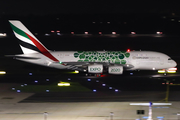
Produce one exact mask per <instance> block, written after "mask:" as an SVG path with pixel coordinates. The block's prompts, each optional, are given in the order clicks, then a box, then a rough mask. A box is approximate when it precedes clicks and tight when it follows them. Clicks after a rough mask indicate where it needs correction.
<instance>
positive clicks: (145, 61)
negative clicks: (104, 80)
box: [9, 20, 177, 75]
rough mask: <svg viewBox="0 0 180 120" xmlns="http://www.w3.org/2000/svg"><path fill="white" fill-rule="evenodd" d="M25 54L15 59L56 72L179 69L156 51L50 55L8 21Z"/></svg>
mask: <svg viewBox="0 0 180 120" xmlns="http://www.w3.org/2000/svg"><path fill="white" fill-rule="evenodd" d="M9 23H10V25H11V27H12V30H13V32H14V34H15V36H16V37H17V38H18V39H19V45H20V47H21V49H22V51H23V54H18V55H13V56H14V57H15V59H17V60H21V61H25V62H29V63H33V64H38V65H42V66H47V67H53V68H57V69H69V70H78V71H84V72H87V73H94V74H101V73H105V72H108V74H116V75H121V74H123V71H125V70H159V69H165V70H168V69H170V68H173V67H176V65H177V64H176V62H175V61H174V60H172V59H171V58H170V57H169V56H168V55H166V54H164V53H160V52H155V51H50V50H48V49H47V48H46V47H45V46H44V45H43V44H42V43H41V42H40V41H39V40H38V39H37V38H36V37H35V36H34V35H33V34H32V33H31V32H30V31H29V30H28V29H27V28H26V27H25V26H24V25H23V24H22V23H21V22H20V21H18V20H9Z"/></svg>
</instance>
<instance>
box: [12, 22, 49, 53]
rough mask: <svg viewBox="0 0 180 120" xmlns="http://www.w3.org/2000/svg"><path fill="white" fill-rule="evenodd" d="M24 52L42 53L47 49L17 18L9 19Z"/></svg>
mask: <svg viewBox="0 0 180 120" xmlns="http://www.w3.org/2000/svg"><path fill="white" fill-rule="evenodd" d="M9 22H10V25H11V27H12V29H13V32H14V34H15V36H16V37H17V38H18V39H19V44H20V47H21V49H22V51H23V53H24V54H30V53H44V52H48V49H47V48H46V47H45V46H44V45H43V44H42V43H41V42H40V41H39V40H38V39H37V38H36V37H35V36H34V35H33V34H32V33H31V32H30V31H29V30H28V29H27V28H26V27H25V26H24V25H23V24H22V23H21V22H20V21H18V20H9Z"/></svg>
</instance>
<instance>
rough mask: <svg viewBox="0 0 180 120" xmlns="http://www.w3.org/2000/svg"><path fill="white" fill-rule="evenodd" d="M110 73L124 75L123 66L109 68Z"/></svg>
mask: <svg viewBox="0 0 180 120" xmlns="http://www.w3.org/2000/svg"><path fill="white" fill-rule="evenodd" d="M108 72H109V74H117V75H120V74H123V66H109V68H108Z"/></svg>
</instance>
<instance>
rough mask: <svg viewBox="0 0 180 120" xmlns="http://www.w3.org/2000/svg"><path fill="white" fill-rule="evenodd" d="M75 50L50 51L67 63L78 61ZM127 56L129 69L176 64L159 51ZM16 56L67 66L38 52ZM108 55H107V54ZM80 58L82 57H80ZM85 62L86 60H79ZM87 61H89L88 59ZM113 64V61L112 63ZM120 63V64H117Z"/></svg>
mask: <svg viewBox="0 0 180 120" xmlns="http://www.w3.org/2000/svg"><path fill="white" fill-rule="evenodd" d="M76 52H77V51H63V52H58V51H57V52H56V51H55V52H50V53H51V54H52V55H53V56H54V57H55V58H57V59H58V60H59V61H60V63H61V62H62V63H68V62H71V63H72V62H79V61H78V60H80V58H79V57H77V58H75V57H74V54H75V53H76ZM88 52H89V51H88ZM105 52H106V51H98V53H99V54H103V53H105ZM129 53H130V56H129V57H124V58H123V59H122V60H124V61H126V63H125V65H127V66H128V65H132V66H133V67H132V68H131V69H129V70H158V69H168V68H172V67H175V66H176V65H177V64H176V62H175V61H174V60H172V59H171V58H170V57H169V56H167V55H166V54H163V53H160V52H152V51H131V52H129ZM16 56H23V57H35V58H38V59H21V58H18V60H22V61H25V62H30V63H34V64H39V65H43V66H49V67H54V68H58V69H66V68H68V66H64V65H61V64H58V65H57V63H54V62H53V61H52V60H51V59H49V58H48V57H46V56H44V55H42V54H40V53H35V54H22V55H16ZM97 57H99V56H97ZM108 57H109V56H108ZM81 59H82V58H81ZM82 62H86V61H81V63H82ZM95 62H98V63H105V62H107V63H113V61H110V60H107V59H104V61H98V59H97V60H94V61H93V63H95ZM88 63H91V61H89V62H88ZM113 64H114V63H113ZM117 65H121V64H117Z"/></svg>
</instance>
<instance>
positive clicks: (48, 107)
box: [0, 83, 180, 120]
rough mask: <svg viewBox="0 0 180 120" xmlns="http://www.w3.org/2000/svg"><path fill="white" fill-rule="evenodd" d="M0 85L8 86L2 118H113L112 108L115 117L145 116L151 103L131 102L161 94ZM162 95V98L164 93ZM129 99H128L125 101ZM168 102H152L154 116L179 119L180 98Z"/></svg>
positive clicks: (0, 105)
mask: <svg viewBox="0 0 180 120" xmlns="http://www.w3.org/2000/svg"><path fill="white" fill-rule="evenodd" d="M0 86H1V87H2V86H6V87H4V89H1V90H0V93H1V94H0V120H5V119H6V120H32V119H33V120H40V119H47V120H59V119H62V120H110V119H112V116H111V115H110V113H111V112H113V119H114V120H135V119H143V117H146V116H148V107H147V106H130V103H134V102H138V103H139V102H142V103H148V102H149V101H148V100H147V101H146V100H145V98H146V99H148V97H146V96H149V95H150V96H149V98H150V97H152V95H151V94H156V95H158V92H156V91H155V92H152V91H151V92H147V91H145V92H144V94H142V93H143V92H140V93H141V94H136V93H138V92H134V93H135V94H134V95H132V94H131V95H130V96H128V94H126V95H124V94H123V95H120V93H118V94H112V93H76V94H75V93H57V94H54V93H47V94H33V93H14V92H12V91H9V89H8V88H11V87H12V86H14V85H13V84H11V85H10V84H9V83H8V84H6V83H2V84H1V85H0ZM5 88H6V89H5ZM129 93H133V92H132V91H131V92H129ZM159 93H160V92H159ZM58 94H59V95H58ZM57 95H58V96H57ZM119 95H120V96H119ZM160 96H161V97H162V98H163V95H160ZM160 96H159V98H160ZM143 97H145V98H143ZM10 98H11V99H10ZM124 98H125V99H124ZM134 98H139V99H134ZM127 99H128V100H129V101H125V100H127ZM156 99H157V97H156ZM160 99H161V98H160ZM136 100H138V101H136ZM139 100H144V101H139ZM151 100H153V99H151ZM152 102H157V101H152ZM162 102H163V101H162ZM169 102H170V103H172V106H153V108H152V110H153V119H156V118H157V117H158V116H162V117H164V119H166V120H175V119H177V115H176V113H177V112H178V111H179V108H180V104H179V102H178V101H169ZM137 110H145V114H143V115H138V114H137ZM46 113H47V114H46ZM127 113H128V114H127Z"/></svg>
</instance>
